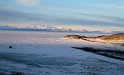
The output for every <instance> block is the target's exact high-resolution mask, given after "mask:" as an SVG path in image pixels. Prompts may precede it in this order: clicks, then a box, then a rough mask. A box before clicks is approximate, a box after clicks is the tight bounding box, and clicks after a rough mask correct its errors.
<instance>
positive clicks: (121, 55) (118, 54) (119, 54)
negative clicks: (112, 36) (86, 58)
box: [72, 47, 124, 61]
mask: <svg viewBox="0 0 124 75" xmlns="http://www.w3.org/2000/svg"><path fill="white" fill-rule="evenodd" d="M72 48H75V49H79V50H83V51H87V52H92V53H95V54H98V55H102V56H106V57H110V58H114V59H119V60H123V61H124V51H120V50H109V49H97V48H92V47H72Z"/></svg>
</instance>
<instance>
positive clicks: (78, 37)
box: [64, 35, 87, 39]
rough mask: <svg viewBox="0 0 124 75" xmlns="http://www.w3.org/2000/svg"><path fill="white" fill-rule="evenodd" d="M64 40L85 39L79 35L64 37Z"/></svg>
mask: <svg viewBox="0 0 124 75" xmlns="http://www.w3.org/2000/svg"><path fill="white" fill-rule="evenodd" d="M64 38H66V39H84V38H87V37H86V36H80V35H66V36H65V37H64Z"/></svg>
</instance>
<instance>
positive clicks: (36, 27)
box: [0, 25, 122, 33]
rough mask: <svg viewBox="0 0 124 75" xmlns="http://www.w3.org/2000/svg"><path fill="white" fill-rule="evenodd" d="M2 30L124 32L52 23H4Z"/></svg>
mask: <svg viewBox="0 0 124 75" xmlns="http://www.w3.org/2000/svg"><path fill="white" fill-rule="evenodd" d="M0 30H16V31H51V32H79V33H81V32H83V33H122V32H120V31H109V32H108V31H90V30H86V29H83V28H79V29H76V28H71V27H70V28H69V27H62V26H50V25H2V26H0Z"/></svg>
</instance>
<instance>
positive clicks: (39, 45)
mask: <svg viewBox="0 0 124 75" xmlns="http://www.w3.org/2000/svg"><path fill="white" fill-rule="evenodd" d="M67 34H71V33H57V32H22V31H21V32H19V31H0V75H1V74H2V75H10V74H11V73H12V72H21V73H23V74H25V75H123V74H124V66H123V65H124V61H121V60H116V59H112V58H107V57H104V56H100V55H96V54H93V53H89V52H84V51H80V50H76V49H73V48H71V47H74V46H79V47H80V46H81V47H82V46H92V47H98V48H114V46H113V45H111V44H107V43H106V44H104V43H98V42H88V41H84V40H65V39H63V37H64V36H65V35H67ZM81 35H87V36H96V35H99V34H81ZM9 45H12V46H13V49H9V48H8V46H9ZM123 47H124V46H117V48H118V49H120V50H124V48H123Z"/></svg>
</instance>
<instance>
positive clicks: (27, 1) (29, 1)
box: [17, 0, 40, 5]
mask: <svg viewBox="0 0 124 75" xmlns="http://www.w3.org/2000/svg"><path fill="white" fill-rule="evenodd" d="M17 2H18V3H20V4H24V5H35V4H38V3H40V0H17Z"/></svg>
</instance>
